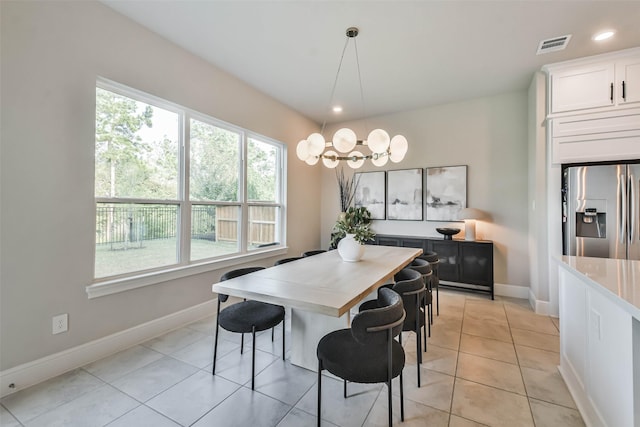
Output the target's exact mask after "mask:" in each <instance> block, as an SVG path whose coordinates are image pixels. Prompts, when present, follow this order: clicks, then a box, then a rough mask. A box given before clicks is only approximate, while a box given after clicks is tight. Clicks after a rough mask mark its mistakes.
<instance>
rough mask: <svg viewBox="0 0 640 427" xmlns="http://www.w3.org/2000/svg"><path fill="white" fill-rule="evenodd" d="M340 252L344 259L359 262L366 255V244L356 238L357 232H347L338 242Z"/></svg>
mask: <svg viewBox="0 0 640 427" xmlns="http://www.w3.org/2000/svg"><path fill="white" fill-rule="evenodd" d="M338 253H339V254H340V257H342V260H343V261H347V262H357V261H360V258H362V255H364V245H363V244H361V243H360V242H358V241H357V240H356V239H355V234H347V235H346V236H345V237H344V238H343V239H342V240H340V242H338Z"/></svg>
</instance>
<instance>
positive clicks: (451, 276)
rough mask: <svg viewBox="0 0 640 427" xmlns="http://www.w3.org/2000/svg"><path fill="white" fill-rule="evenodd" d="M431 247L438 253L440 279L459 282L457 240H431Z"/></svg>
mask: <svg viewBox="0 0 640 427" xmlns="http://www.w3.org/2000/svg"><path fill="white" fill-rule="evenodd" d="M431 248H432V250H433V251H434V252H436V253H437V254H438V259H439V260H440V264H439V265H438V277H439V278H440V280H447V281H450V282H459V281H460V280H459V277H460V275H459V269H458V259H459V256H460V254H459V253H458V242H456V241H454V240H432V241H431Z"/></svg>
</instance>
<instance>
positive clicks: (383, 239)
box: [376, 236, 400, 246]
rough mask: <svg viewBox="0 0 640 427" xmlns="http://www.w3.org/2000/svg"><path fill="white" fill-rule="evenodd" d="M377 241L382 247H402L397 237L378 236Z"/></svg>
mask: <svg viewBox="0 0 640 427" xmlns="http://www.w3.org/2000/svg"><path fill="white" fill-rule="evenodd" d="M376 240H377V242H378V244H379V245H381V246H400V239H399V238H397V237H388V236H378V237H377V238H376Z"/></svg>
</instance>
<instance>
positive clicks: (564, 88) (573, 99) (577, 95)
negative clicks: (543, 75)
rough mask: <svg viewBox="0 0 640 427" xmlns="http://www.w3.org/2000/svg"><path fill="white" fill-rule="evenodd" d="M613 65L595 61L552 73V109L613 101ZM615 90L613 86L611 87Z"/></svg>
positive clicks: (565, 109) (607, 103) (581, 106)
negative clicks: (588, 64)
mask: <svg viewBox="0 0 640 427" xmlns="http://www.w3.org/2000/svg"><path fill="white" fill-rule="evenodd" d="M613 79H614V66H613V64H612V63H605V64H597V65H591V66H585V67H579V68H575V69H570V70H565V71H558V72H554V73H552V74H551V112H552V113H560V112H564V111H575V110H584V109H587V108H597V107H608V106H611V105H613V99H612V89H611V85H612V84H613ZM614 90H615V88H614Z"/></svg>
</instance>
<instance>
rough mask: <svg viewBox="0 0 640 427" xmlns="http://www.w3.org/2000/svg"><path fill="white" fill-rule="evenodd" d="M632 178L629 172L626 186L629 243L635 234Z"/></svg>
mask: <svg viewBox="0 0 640 427" xmlns="http://www.w3.org/2000/svg"><path fill="white" fill-rule="evenodd" d="M633 180H634V178H633V174H632V173H631V172H629V182H628V184H627V185H628V188H629V199H628V203H629V216H628V220H629V236H628V238H629V243H631V242H632V241H633V236H635V235H636V203H635V200H636V189H635V186H634V185H633V183H634V181H633Z"/></svg>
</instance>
